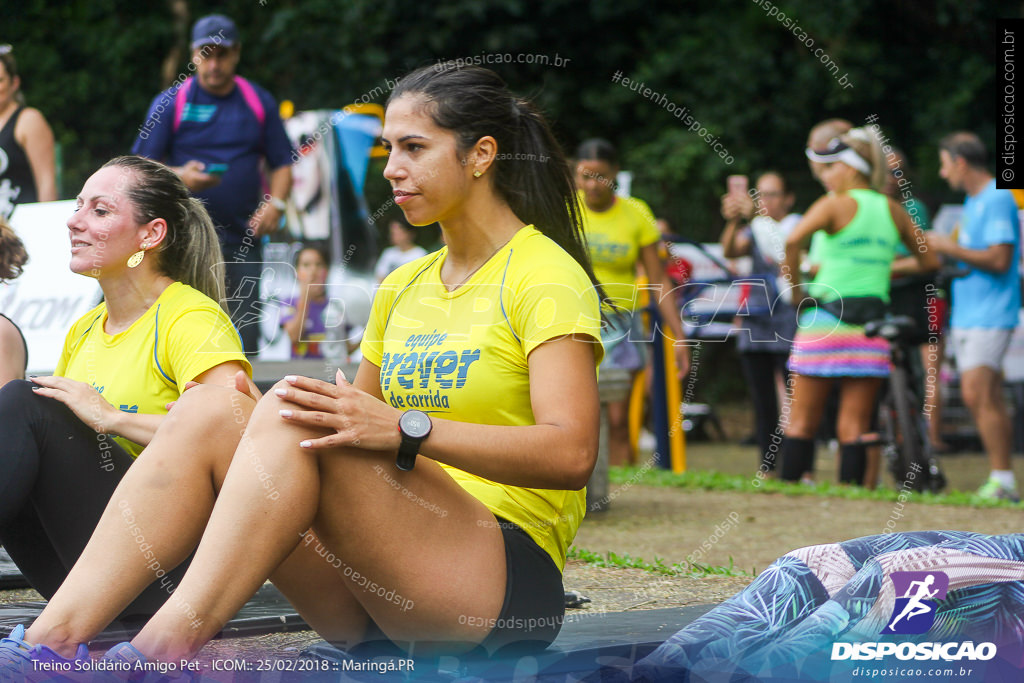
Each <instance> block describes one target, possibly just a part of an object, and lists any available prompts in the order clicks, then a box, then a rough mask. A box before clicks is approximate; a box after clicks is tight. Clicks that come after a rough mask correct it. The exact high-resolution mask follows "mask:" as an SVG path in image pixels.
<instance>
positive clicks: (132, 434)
mask: <svg viewBox="0 0 1024 683" xmlns="http://www.w3.org/2000/svg"><path fill="white" fill-rule="evenodd" d="M113 410H114V412H113V413H112V414H111V418H110V419H108V420H107V421H106V423H105V425H104V429H103V431H105V432H106V433H109V434H113V435H114V436H120V437H123V438H125V439H128V440H129V441H134V442H135V443H137V444H139V445H141V446H146V445H148V444H149V442H150V441H152V440H153V435H154V434H156V430H157V427H159V426H160V423H162V422H163V421H164V418H165V417H167V416H166V415H146V414H141V413H126V412H124V411H122V410H118V409H117V408H113Z"/></svg>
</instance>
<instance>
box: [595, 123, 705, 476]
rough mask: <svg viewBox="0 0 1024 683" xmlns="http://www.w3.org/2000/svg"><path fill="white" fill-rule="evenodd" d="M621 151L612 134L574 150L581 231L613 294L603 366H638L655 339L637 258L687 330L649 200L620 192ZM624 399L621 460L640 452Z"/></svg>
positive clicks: (679, 336)
mask: <svg viewBox="0 0 1024 683" xmlns="http://www.w3.org/2000/svg"><path fill="white" fill-rule="evenodd" d="M618 172H619V155H618V152H617V151H616V150H615V147H614V146H612V144H611V143H610V142H608V141H607V140H602V139H600V138H592V139H590V140H585V141H584V142H583V143H581V144H580V146H579V148H578V149H577V150H576V185H577V187H579V192H580V199H581V202H582V205H583V220H584V232H585V234H586V238H587V247H588V249H589V250H590V260H591V262H592V263H593V264H594V274H595V275H596V276H597V279H598V281H599V282H600V283H601V286H602V287H604V291H605V292H606V293H607V294H608V298H609V299H611V301H612V302H613V303H614V304H615V306H616V308H614V309H612V308H606V309H605V314H606V317H607V319H608V324H607V325H606V326H605V328H604V330H603V331H602V333H601V339H602V342H603V343H604V346H605V359H604V363H602V365H601V367H603V368H621V369H624V370H630V371H632V372H633V373H634V375H635V373H636V372H638V371H639V370H640V369H641V368H642V367H643V366H644V353H643V346H641V344H642V343H643V341H644V340H647V339H650V335H647V334H645V333H644V330H643V325H642V321H641V319H640V316H639V315H638V313H637V300H638V298H639V297H638V294H639V291H638V289H637V286H636V282H637V266H638V265H639V266H642V267H643V269H644V272H645V273H646V274H647V280H648V282H650V283H651V285H652V286H653V288H652V289H651V291H650V295H651V296H656V297H657V299H658V309H659V312H660V313H661V319H662V323H663V324H664V325H665V326H666V327H667V328H668V330H669V331H670V332H671V333H672V336H673V337H674V338H675V339H676V340H677V341H682V340H683V339H684V338H685V335H684V334H683V327H682V320H681V318H680V314H679V307H678V306H676V304H675V299H676V296H675V293H674V291H673V287H672V284H671V282H670V281H669V279H668V278H667V277H666V275H665V263H664V261H662V258H661V256H660V255H659V254H658V243H659V242H660V240H661V233H660V232H659V231H658V226H657V221H656V219H655V218H654V214H653V213H651V209H650V208H649V207H648V206H647V204H646V203H645V202H644V201H643V200H641V199H637V198H636V197H627V198H623V197H618V196H616V195H615V176H616V175H617V174H618ZM674 349H675V355H676V365H677V367H678V369H679V377H683V376H685V375H686V373H687V372H688V371H689V366H690V350H689V347H688V346H687V345H686V344H682V343H677V344H676V345H675V347H674ZM627 418H628V406H627V401H615V402H612V403H609V404H608V462H609V463H610V464H612V465H624V464H626V463H628V462H634V461H635V460H636V454H635V453H633V444H632V443H631V442H630V440H629V424H628V421H627Z"/></svg>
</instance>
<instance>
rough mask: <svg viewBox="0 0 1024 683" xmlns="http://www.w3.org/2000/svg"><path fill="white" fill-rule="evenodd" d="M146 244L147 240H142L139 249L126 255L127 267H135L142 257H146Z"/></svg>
mask: <svg viewBox="0 0 1024 683" xmlns="http://www.w3.org/2000/svg"><path fill="white" fill-rule="evenodd" d="M148 246H149V242H143V243H142V248H141V249H139V250H138V251H137V252H135V253H134V254H132V255H131V256H129V257H128V267H129V268H137V267H138V266H139V264H140V263H142V259H144V258H145V257H146V247H148Z"/></svg>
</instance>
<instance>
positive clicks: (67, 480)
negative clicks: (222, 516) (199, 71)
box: [0, 157, 251, 677]
mask: <svg viewBox="0 0 1024 683" xmlns="http://www.w3.org/2000/svg"><path fill="white" fill-rule="evenodd" d="M68 230H69V232H70V235H69V236H70V247H71V264H70V267H71V270H72V271H74V272H76V273H80V274H82V275H86V276H89V277H94V278H96V279H97V280H98V281H99V284H100V287H101V288H102V290H103V297H104V301H103V303H101V304H99V305H98V306H96V307H95V308H93V309H92V310H91V311H89V312H88V313H86V314H85V315H84V316H82V318H81V319H79V320H78V321H77V322H76V323H75V324H74V325H73V326H72V328H71V330H70V331H69V332H68V335H67V338H66V340H65V342H64V350H63V353H62V354H61V357H60V360H59V362H58V366H57V370H56V371H55V373H54V376H52V377H34V378H30V381H27V382H26V381H23V380H15V381H11V382H8V383H7V384H5V385H4V386H3V388H2V389H0V434H2V435H3V438H2V439H0V472H2V474H0V542H2V543H3V545H4V547H5V548H6V549H7V551H8V553H9V554H10V556H11V558H12V559H13V560H14V561H15V563H16V564H17V565H18V567H19V568H20V569H21V571H22V572H23V574H24V575H25V576H26V578H27V579H28V580H29V582H30V583H31V584H32V586H33V587H34V588H36V589H37V590H38V591H39V592H40V593H42V594H43V595H44V596H45V597H46V598H48V599H49V598H51V597H53V595H54V593H55V592H56V591H57V588H58V587H59V586H60V585H61V583H62V582H63V581H64V579H65V577H66V576H67V574H68V568H69V567H70V566H71V565H72V564H73V563H74V562H75V560H76V559H77V558H78V557H79V555H80V554H81V553H82V550H83V548H84V547H85V546H86V543H87V542H88V541H89V537H90V536H91V535H92V534H93V531H94V529H95V528H96V526H97V523H98V522H99V520H100V517H101V515H102V514H103V511H104V508H105V507H106V506H107V504H108V501H110V500H111V497H112V496H113V495H114V491H115V488H116V487H117V486H118V482H120V481H121V480H122V478H123V477H126V475H127V472H128V470H129V467H132V465H133V462H134V458H135V456H137V455H139V453H140V452H142V450H143V448H145V447H146V446H147V445H151V446H154V448H155V450H152V451H150V450H147V451H146V457H145V458H144V459H146V460H149V461H152V462H154V463H156V464H158V465H160V464H161V463H162V466H163V467H166V468H167V470H168V476H167V478H166V479H165V483H166V484H168V485H170V484H171V483H172V482H174V481H176V480H177V475H174V474H170V473H171V472H175V471H176V467H175V464H174V463H175V461H176V460H181V459H183V458H190V459H202V458H203V457H204V456H203V454H202V453H196V452H195V451H198V450H199V446H198V444H200V443H202V444H203V445H204V446H208V447H211V448H213V447H219V448H222V449H232V448H234V446H235V445H236V444H237V443H238V440H239V438H240V436H241V427H239V426H238V425H236V424H234V423H233V422H232V419H233V410H234V407H233V406H232V404H231V403H230V396H231V394H229V391H228V388H230V387H233V386H234V383H235V375H236V373H240V372H241V371H243V370H244V371H245V372H250V366H249V362H248V361H247V360H246V359H245V356H244V355H243V354H242V350H241V344H240V342H239V340H238V335H237V333H236V332H235V331H234V328H232V326H231V321H230V320H229V318H228V316H227V314H226V313H225V312H224V311H223V310H222V309H221V308H220V306H219V305H218V304H217V301H218V300H219V299H220V298H222V297H223V290H224V284H223V281H224V280H223V268H222V266H220V265H219V262H220V249H219V247H218V243H217V236H216V232H215V231H214V227H213V223H212V222H211V220H210V217H209V216H208V215H207V213H206V210H205V209H204V208H203V206H202V204H200V203H199V202H198V201H197V200H195V199H193V198H192V197H191V196H190V195H189V193H188V190H187V189H186V188H185V185H184V184H183V183H182V182H181V180H180V179H178V178H177V176H175V175H174V173H173V172H171V171H170V169H168V168H167V167H166V166H164V165H162V164H159V163H156V162H154V161H150V160H148V159H142V158H139V157H120V158H117V159H114V160H112V161H110V162H109V163H107V164H106V165H105V166H104V167H103V168H101V169H100V170H99V171H97V172H96V173H94V174H93V175H92V177H90V178H89V179H88V180H87V181H86V183H85V186H84V187H83V188H82V192H81V194H80V195H79V197H78V207H77V209H76V210H75V213H74V214H73V215H72V216H71V217H70V218H69V219H68ZM190 383H202V384H220V385H224V387H225V388H223V389H221V388H219V387H218V388H212V387H205V388H204V389H198V390H193V391H194V392H195V393H196V395H197V396H196V398H197V399H199V400H202V401H203V402H205V404H206V405H205V407H204V408H203V409H202V410H197V411H193V414H192V416H191V417H190V418H189V419H188V420H187V422H186V423H184V424H180V425H179V426H178V427H177V428H175V429H174V430H173V432H168V434H170V436H166V435H165V436H164V438H163V439H162V443H163V445H162V446H161V447H156V446H155V445H154V444H155V443H156V441H157V440H158V439H157V432H158V430H161V433H164V432H163V430H166V429H167V428H168V427H167V425H168V423H169V420H168V418H167V408H166V404H167V403H169V402H171V401H175V400H176V399H177V398H178V396H179V395H180V394H181V392H182V391H184V390H185V389H186V388H187V387H188V386H190ZM236 404H237V406H238V407H237V414H238V416H239V417H243V416H245V415H247V414H248V411H249V409H250V407H251V401H250V400H249V399H248V398H246V397H245V396H242V395H241V394H237V400H236ZM247 404H248V405H247ZM186 412H187V409H186ZM182 417H183V418H184V417H185V415H184V414H183V415H182ZM121 530H122V533H123V530H124V526H123V522H122V527H121ZM153 531H155V529H153V528H149V529H146V531H145V533H146V534H149V533H152V532H153ZM101 552H102V551H101ZM136 552H138V548H136ZM182 559H184V558H182ZM177 564H178V562H173V563H165V564H164V565H163V568H162V570H161V573H160V575H159V577H155V576H154V574H153V573H152V572H150V573H149V581H151V580H153V579H154V578H165V579H166V580H167V581H171V577H173V576H174V574H173V573H172V574H169V575H168V577H164V570H166V571H170V570H171V569H173V568H174V567H175V565H177ZM181 573H183V569H182V571H179V572H178V574H179V575H180V574H181ZM177 578H180V576H179V577H176V578H174V581H175V582H176V581H177ZM105 581H106V579H104V580H103V582H105ZM149 581H145V582H143V583H142V584H141V585H140V586H139V590H140V591H141V590H142V588H145V586H146V584H148V583H149ZM98 585H101V583H96V584H94V586H98ZM171 585H173V583H172V584H171ZM93 589H94V588H93ZM167 595H168V592H167V588H166V586H161V585H159V584H153V585H152V586H150V588H149V589H147V590H146V591H145V592H144V593H142V595H141V596H139V597H138V599H137V600H135V602H134V603H132V604H131V605H129V602H131V600H127V601H125V602H124V603H123V604H119V605H117V606H116V611H117V612H121V610H122V609H124V610H125V613H126V614H143V615H145V614H152V613H153V612H155V611H156V609H157V608H158V607H159V606H160V605H161V604H163V602H165V601H166V600H167ZM135 597H136V596H135V595H133V596H132V598H135ZM0 677H2V676H0Z"/></svg>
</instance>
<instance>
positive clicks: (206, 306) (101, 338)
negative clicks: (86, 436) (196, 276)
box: [53, 282, 252, 457]
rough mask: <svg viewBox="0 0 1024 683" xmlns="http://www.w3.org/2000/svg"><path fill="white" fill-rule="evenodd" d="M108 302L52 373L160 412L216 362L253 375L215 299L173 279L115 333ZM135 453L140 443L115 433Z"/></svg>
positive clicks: (73, 335)
mask: <svg viewBox="0 0 1024 683" xmlns="http://www.w3.org/2000/svg"><path fill="white" fill-rule="evenodd" d="M106 322H107V304H106V302H103V303H101V304H100V305H99V306H97V307H96V308H94V309H92V310H91V311H89V312H88V313H86V314H85V315H83V316H82V317H81V318H79V319H78V320H77V321H76V322H75V324H74V325H72V326H71V330H70V331H69V332H68V334H67V337H65V338H64V351H63V352H62V353H61V355H60V360H59V361H58V362H57V369H56V370H55V371H54V373H53V374H55V375H59V376H61V377H67V378H69V379H73V380H77V381H79V382H87V383H88V384H91V385H92V386H93V387H94V388H95V389H96V390H97V391H98V392H100V394H102V395H103V398H105V399H106V400H107V401H108V402H109V403H110V404H111V405H113V406H114V407H116V408H119V409H120V410H123V411H125V412H128V413H141V414H143V415H162V414H164V413H166V412H167V409H166V408H165V407H164V406H165V405H166V404H167V403H169V402H171V401H174V400H177V398H178V397H179V396H180V395H181V392H182V391H183V390H184V388H185V383H186V382H188V381H190V380H193V379H195V378H196V377H198V376H199V375H201V374H203V373H204V372H206V371H207V370H209V369H210V368H212V367H214V366H216V365H220V364H221V363H225V362H227V361H232V360H237V361H238V362H240V363H241V364H242V365H243V366H244V367H245V370H246V372H248V373H249V374H250V375H252V366H251V365H250V364H249V361H248V360H246V358H245V354H244V353H242V344H241V340H240V339H239V337H238V333H237V332H236V331H235V328H234V327H233V326H232V325H231V319H230V318H228V316H227V314H226V313H225V312H224V310H223V309H221V307H220V306H218V305H217V304H216V303H215V302H214V301H213V300H212V299H210V298H209V297H207V296H206V295H205V294H202V293H200V292H198V291H196V290H195V289H192V288H191V287H189V286H188V285H185V284H182V283H180V282H175V283H173V284H172V285H170V286H169V287H168V288H167V289H165V290H164V291H163V292H162V293H161V294H160V297H159V298H158V299H157V300H156V303H154V304H153V305H152V306H150V307H149V310H147V311H146V312H145V313H143V314H142V317H141V318H139V319H138V320H136V321H135V322H134V323H132V326H131V327H129V328H128V329H127V330H125V331H123V332H119V333H117V334H115V335H109V334H107V333H106V332H104V330H103V327H104V325H105V324H106ZM114 438H115V440H116V441H117V442H118V443H119V444H121V445H122V446H123V447H124V448H125V450H127V451H128V452H129V453H130V454H131V455H132V456H133V457H137V456H138V455H139V453H141V452H142V448H143V447H142V446H140V445H139V444H137V443H135V442H133V441H129V440H128V439H124V438H122V437H114Z"/></svg>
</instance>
